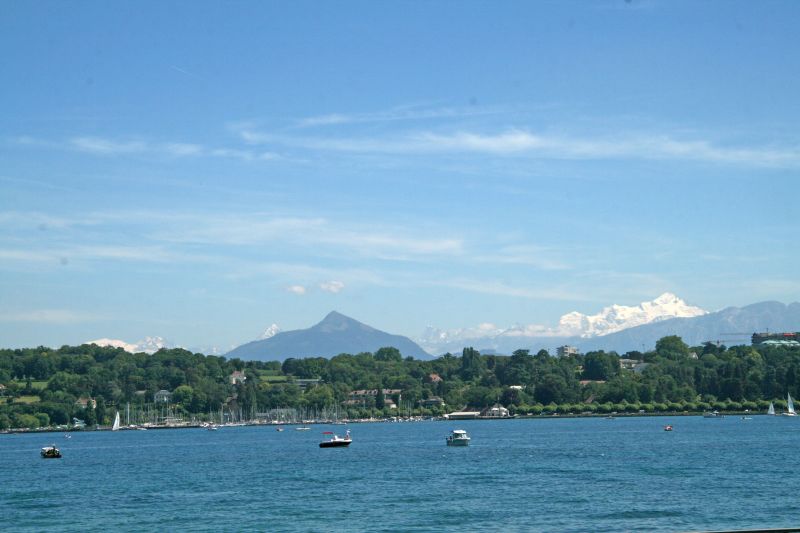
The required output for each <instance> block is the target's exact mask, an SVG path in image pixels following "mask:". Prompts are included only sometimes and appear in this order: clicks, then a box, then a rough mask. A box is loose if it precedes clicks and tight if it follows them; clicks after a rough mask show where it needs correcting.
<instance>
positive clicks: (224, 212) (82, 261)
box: [0, 0, 800, 347]
mask: <svg viewBox="0 0 800 533" xmlns="http://www.w3.org/2000/svg"><path fill="white" fill-rule="evenodd" d="M798 19H800V4H798V3H796V2H788V1H786V2H762V3H758V4H755V3H752V2H702V3H700V2H659V1H649V2H647V1H638V0H632V1H630V2H625V1H597V2H582V1H581V2H577V1H576V2H561V1H559V2H501V3H498V2H463V1H458V2H436V3H434V2H398V3H394V4H391V3H388V2H344V3H332V2H291V3H279V2H273V3H267V2H224V3H223V2H213V3H212V2H163V3H155V2H151V3H144V4H142V3H140V2H130V3H125V2H117V3H113V4H109V3H105V2H24V3H23V2H11V3H6V5H5V6H4V9H3V10H2V13H1V14H0V46H2V49H3V50H5V53H4V54H3V55H2V59H1V60H0V67H1V68H2V71H3V74H4V75H3V80H4V83H3V88H2V92H1V93H0V94H2V100H1V101H2V110H3V112H2V113H0V162H2V164H0V338H1V339H2V345H4V346H11V347H15V346H35V345H39V344H44V345H54V346H59V345H61V344H73V343H79V342H82V341H85V340H88V339H93V338H98V337H111V338H121V339H125V340H127V341H135V340H138V339H141V338H142V337H144V336H146V335H160V336H163V337H165V338H167V339H169V340H171V341H173V342H176V343H178V344H182V345H185V346H210V345H217V346H223V347H227V346H230V345H233V344H238V343H241V342H244V341H247V340H250V339H252V338H254V337H256V336H257V335H258V334H259V333H260V332H261V331H262V330H263V329H264V328H266V326H268V325H269V324H271V323H273V322H277V323H278V324H279V325H280V326H281V327H282V328H283V329H295V328H302V327H308V326H310V325H312V324H313V323H315V322H317V321H319V320H320V319H321V318H322V317H323V316H324V315H325V314H326V313H327V312H329V311H330V310H333V309H335V310H338V311H340V312H342V313H345V314H348V315H350V316H353V317H354V318H357V319H359V320H361V321H363V322H366V323H368V324H370V325H373V326H375V327H378V328H380V329H384V330H387V331H391V332H393V333H400V334H405V335H409V336H415V335H417V334H419V333H420V332H421V331H422V330H423V329H424V327H425V326H426V325H428V324H431V325H434V326H437V327H442V328H454V327H468V326H474V325H476V324H478V323H482V322H492V323H495V324H498V325H501V326H507V325H510V324H512V323H523V324H534V323H535V324H545V325H554V324H555V323H556V322H557V320H558V317H559V316H560V315H562V314H564V313H566V312H569V311H573V310H577V311H581V312H585V313H592V312H596V311H597V310H599V309H600V308H601V307H603V306H605V305H608V304H611V303H620V304H626V305H631V304H636V303H638V302H640V301H644V300H649V299H652V298H654V297H656V296H658V295H659V294H661V293H662V292H665V291H671V292H674V293H676V294H678V295H679V296H681V297H683V298H684V299H686V300H687V301H688V302H689V303H691V304H693V305H697V306H700V307H703V308H705V309H709V310H715V309H719V308H722V307H726V306H729V305H745V304H748V303H753V302H756V301H762V300H780V301H784V302H790V301H796V300H798V299H800V280H798V277H797V274H796V271H797V267H796V265H797V264H798V263H799V262H800V251H798V247H797V246H796V242H797V239H798V229H799V227H800V223H798V212H800V210H798V208H797V201H798V198H800V182H798V170H800V133H798V132H800V130H798V128H797V124H798V123H800V121H799V120H798V119H800V99H798V98H797V95H798V94H800V40H799V39H798V38H797V36H796V28H795V22H796V21H797V20H798Z"/></svg>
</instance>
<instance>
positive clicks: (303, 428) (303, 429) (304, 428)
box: [294, 426, 311, 431]
mask: <svg viewBox="0 0 800 533" xmlns="http://www.w3.org/2000/svg"><path fill="white" fill-rule="evenodd" d="M309 429H311V428H310V427H308V426H300V427H299V428H294V430H295V431H308V430H309Z"/></svg>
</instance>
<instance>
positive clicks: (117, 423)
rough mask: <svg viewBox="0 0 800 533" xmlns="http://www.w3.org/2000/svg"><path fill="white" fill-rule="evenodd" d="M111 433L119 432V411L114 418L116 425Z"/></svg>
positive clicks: (112, 427)
mask: <svg viewBox="0 0 800 533" xmlns="http://www.w3.org/2000/svg"><path fill="white" fill-rule="evenodd" d="M111 431H119V411H117V415H116V416H115V417H114V425H113V426H111Z"/></svg>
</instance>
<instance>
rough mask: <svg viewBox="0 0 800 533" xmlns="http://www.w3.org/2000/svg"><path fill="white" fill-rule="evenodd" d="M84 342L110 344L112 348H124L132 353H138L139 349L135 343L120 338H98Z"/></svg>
mask: <svg viewBox="0 0 800 533" xmlns="http://www.w3.org/2000/svg"><path fill="white" fill-rule="evenodd" d="M83 344H95V345H97V346H101V347H106V346H110V347H111V348H122V349H123V350H125V351H126V352H130V353H136V351H137V350H136V345H135V344H130V343H128V342H125V341H121V340H119V339H97V340H94V341H86V342H84V343H83Z"/></svg>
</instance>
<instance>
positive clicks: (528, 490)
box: [0, 416, 800, 533]
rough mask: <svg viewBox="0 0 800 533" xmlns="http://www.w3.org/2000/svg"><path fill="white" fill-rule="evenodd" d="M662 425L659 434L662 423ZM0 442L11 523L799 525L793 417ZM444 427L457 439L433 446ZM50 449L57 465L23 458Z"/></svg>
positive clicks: (799, 423)
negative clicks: (57, 454)
mask: <svg viewBox="0 0 800 533" xmlns="http://www.w3.org/2000/svg"><path fill="white" fill-rule="evenodd" d="M668 423H669V424H673V425H674V431H672V432H665V431H663V429H662V427H663V425H664V424H668ZM349 427H350V429H351V431H352V434H353V444H352V445H351V446H350V447H349V448H339V449H320V448H319V447H318V445H317V444H318V442H319V440H321V438H322V435H321V432H322V431H324V430H332V429H333V430H335V431H337V432H339V433H343V432H344V427H343V426H333V427H331V426H328V427H326V426H312V429H311V430H310V431H303V432H300V431H294V429H293V428H292V427H291V426H287V427H286V431H284V432H277V431H275V429H274V428H273V427H267V426H262V427H234V428H222V429H220V430H219V431H215V432H213V431H205V430H201V429H187V430H163V431H161V430H160V431H120V432H115V433H111V432H85V433H73V434H72V435H73V437H72V438H71V439H69V440H67V439H65V438H64V437H63V435H62V434H55V433H54V434H21V435H0V476H1V478H0V483H2V484H1V485H0V517H2V519H1V520H2V522H1V523H2V526H0V529H2V528H4V527H8V528H10V529H13V530H14V531H108V530H114V531H142V530H172V531H178V530H183V531H186V530H192V531H244V530H258V531H323V530H326V531H340V530H341V531H420V532H422V531H430V532H437V533H439V532H442V531H456V530H459V531H463V530H472V531H476V530H481V531H687V530H712V529H745V528H757V527H790V526H795V527H796V526H800V501H798V499H797V493H798V490H800V466H799V465H798V463H797V461H796V460H795V456H796V450H797V447H798V443H800V419H790V418H786V417H765V416H756V417H753V419H752V420H742V419H741V418H740V417H726V418H724V419H703V418H701V417H674V418H669V417H659V418H618V419H615V420H606V419H601V418H593V419H547V420H542V419H536V420H503V421H464V422H457V423H448V422H416V423H381V424H354V425H351V426H349ZM451 429H466V430H467V431H468V432H469V433H470V435H471V437H472V444H471V445H470V446H469V447H467V448H448V447H446V446H445V441H444V437H445V436H446V435H447V434H448V433H449V431H450V430H451ZM53 442H54V443H55V444H56V445H57V446H59V447H60V448H61V450H62V453H63V458H62V459H60V460H43V459H41V458H40V457H39V449H40V448H41V447H42V446H45V445H49V444H51V443H53Z"/></svg>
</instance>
